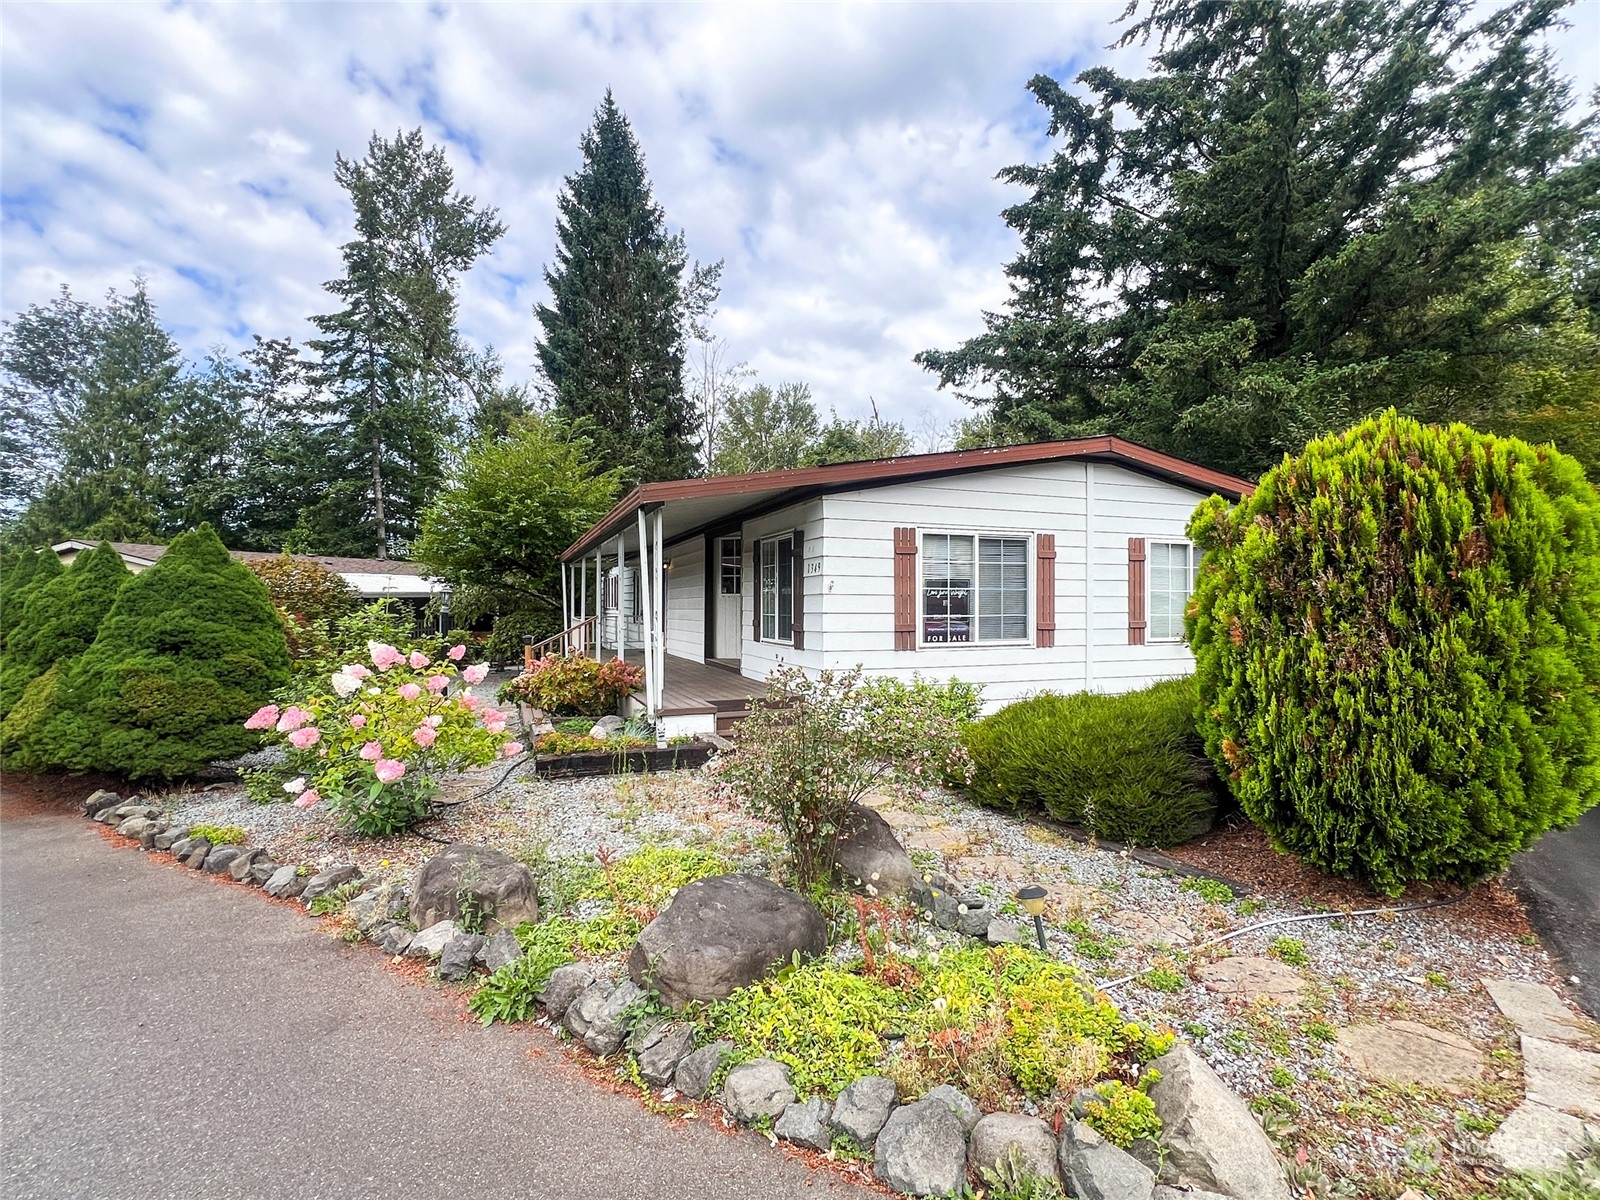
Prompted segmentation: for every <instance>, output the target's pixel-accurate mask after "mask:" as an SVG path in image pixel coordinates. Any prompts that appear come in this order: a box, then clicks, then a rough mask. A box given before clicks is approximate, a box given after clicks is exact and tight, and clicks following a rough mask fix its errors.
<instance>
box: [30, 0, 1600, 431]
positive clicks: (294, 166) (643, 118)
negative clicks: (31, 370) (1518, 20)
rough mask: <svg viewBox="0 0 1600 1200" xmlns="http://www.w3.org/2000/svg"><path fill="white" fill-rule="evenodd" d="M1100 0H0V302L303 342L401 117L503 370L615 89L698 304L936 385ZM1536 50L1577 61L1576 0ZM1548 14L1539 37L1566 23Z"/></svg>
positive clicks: (943, 408) (897, 410) (996, 290)
mask: <svg viewBox="0 0 1600 1200" xmlns="http://www.w3.org/2000/svg"><path fill="white" fill-rule="evenodd" d="M1121 9H1122V0H1105V2H1103V3H1080V4H1067V5H1008V4H970V5H855V6H838V7H822V6H811V5H806V6H790V7H778V6H765V5H733V6H724V7H702V6H683V7H679V6H666V5H663V6H659V7H623V6H597V7H592V8H589V7H579V6H557V5H509V4H501V5H467V6H460V7H448V6H438V5H435V6H430V7H423V6H416V5H406V6H399V5H395V6H389V5H376V4H360V5H358V4H343V5H309V4H295V5H283V4H280V5H261V4H252V5H226V6H214V7H213V6H197V5H188V4H179V5H167V6H163V7H160V8H157V7H155V6H144V5H92V6H82V7H74V6H64V5H21V4H13V5H7V6H6V7H5V9H4V10H3V11H0V23H3V34H4V37H3V44H0V101H3V110H0V172H3V176H4V227H3V231H4V246H3V265H4V271H3V278H0V306H3V308H4V311H5V312H8V313H9V312H14V311H16V310H17V309H19V308H20V307H22V306H23V305H25V304H27V303H30V302H33V301H38V300H44V299H47V298H48V297H49V295H50V294H51V293H53V292H54V290H55V288H56V287H57V286H58V285H59V284H60V283H70V284H71V285H72V286H73V288H74V290H75V291H77V292H78V293H79V294H81V295H85V296H95V295H97V294H99V293H100V292H102V291H103V290H104V289H105V288H107V287H110V286H117V285H122V284H125V283H126V281H127V279H128V278H129V277H130V276H131V275H132V274H134V273H135V272H143V273H145V274H147V275H149V276H150V279H151V284H152V289H153V292H154V294H155V298H156V300H157V302H158V304H159V305H160V307H161V310H162V313H163V316H164V317H165V319H166V320H167V321H168V323H169V324H170V325H172V326H173V327H174V328H175V329H176V330H177V331H178V332H179V334H180V336H181V337H182V340H183V341H184V343H185V344H186V345H187V346H188V347H189V348H190V350H191V351H193V352H195V353H199V352H201V351H203V350H204V349H205V348H207V347H209V346H210V345H213V344H216V343H219V342H220V343H226V344H230V345H234V346H238V345H240V344H242V343H243V342H245V341H246V340H247V338H248V335H249V334H250V333H261V334H264V335H269V336H281V335H285V334H288V335H292V336H296V337H304V336H306V335H307V333H308V332H309V326H308V325H307V324H306V317H307V316H308V315H309V314H311V313H314V312H318V311H322V310H324V309H326V308H327V307H329V306H330V301H329V299H328V298H327V297H326V295H325V294H324V293H323V292H322V291H321V285H322V283H323V282H324V281H325V280H327V279H329V278H331V277H333V276H334V275H336V274H337V273H338V271H339V254H338V247H339V244H340V242H341V241H342V240H343V239H344V238H345V237H347V236H348V232H349V224H348V223H349V217H348V205H347V203H346V201H345V198H344V196H343V194H342V193H341V192H340V190H339V188H338V187H337V185H336V184H335V183H334V181H333V159H334V154H335V152H342V153H344V154H345V155H347V156H359V155H360V154H361V153H363V151H364V149H365V146H366V143H367V139H368V137H369V136H370V135H371V134H372V132H373V131H374V130H377V131H379V132H381V133H383V134H385V135H388V134H392V133H393V132H394V131H395V130H398V129H402V128H411V127H414V126H416V125H418V124H421V125H423V126H424V128H425V130H426V131H427V133H428V135H429V136H430V137H432V138H434V139H436V140H440V141H443V142H445V144H446V145H447V147H448V149H449V153H450V158H451V161H452V163H453V165H454V166H455V169H456V172H457V177H458V181H459V184H460V186H461V187H462V189H463V190H465V191H467V192H469V193H471V194H473V195H475V196H477V197H478V198H479V199H480V200H481V201H482V202H484V203H486V204H493V205H496V206H498V207H499V209H500V210H501V215H502V219H503V220H504V221H505V223H506V225H507V227H508V233H507V236H506V237H505V239H504V240H503V241H502V243H501V244H500V245H499V246H498V247H497V248H496V251H495V253H494V255H493V256H492V258H490V259H488V260H486V261H484V262H483V263H481V264H480V265H479V266H478V267H477V268H476V269H475V270H474V271H473V272H472V273H471V274H470V275H469V276H468V277H467V279H466V281H465V285H464V290H463V295H462V305H461V312H462V320H463V325H464V327H465V329H466V332H467V333H468V335H469V336H470V337H471V338H472V339H473V340H475V341H477V342H480V343H484V342H492V343H494V344H495V345H496V346H497V347H498V348H499V349H500V351H501V353H502V355H503V356H504V358H505V360H506V362H507V364H508V367H509V369H510V371H511V373H512V374H513V375H514V376H517V375H531V374H532V373H533V366H532V364H533V362H534V360H535V350H534V347H535V341H536V333H537V324H536V322H535V321H534V318H533V316H532V308H533V305H534V304H535V303H536V302H538V301H539V300H540V299H542V298H544V297H545V295H546V290H545V287H544V283H543V278H542V270H543V268H544V265H545V264H546V263H547V262H549V261H550V258H551V255H552V247H553V242H554V224H555V198H556V194H557V192H558V191H559V189H560V186H561V182H562V178H563V176H564V175H566V174H568V173H570V172H571V171H573V170H574V169H575V168H576V167H577V165H578V157H579V156H578V149H577V143H578V139H579V137H580V135H581V133H582V132H583V130H584V128H585V127H586V126H587V124H588V122H589V119H590V115H591V113H592V112H593V109H594V107H595V105H596V103H597V102H598V101H599V98H600V95H601V93H602V92H603V91H604V89H605V88H606V87H607V86H611V87H612V88H614V89H615V91H616V94H617V98H618V101H619V103H620V104H621V105H622V107H623V108H624V110H625V111H626V112H627V113H628V115H629V117H630V119H631V120H632V122H633V124H634V127H635V130H636V132H637V133H638V135H639V138H640V141H641V143H642V144H643V147H644V150H645V155H646V159H647V162H648V165H649V168H650V171H651V176H652V179H653V182H654V184H655V188H656V194H657V199H658V200H659V201H660V202H661V203H662V205H663V206H664V207H665V209H666V212H667V216H668V220H669V222H670V223H671V224H672V225H674V226H675V227H682V228H683V229H684V230H685V231H686V233H687V235H688V240H689V247H690V252H691V253H692V254H693V255H695V256H696V257H698V258H700V259H702V260H711V259H716V258H724V259H726V260H727V267H726V270H725V273H724V277H723V278H724V289H723V300H722V304H721V313H720V316H719V318H718V323H717V324H718V329H719V331H720V332H721V333H723V334H724V335H725V336H726V337H727V338H728V340H729V342H730V343H731V345H730V349H731V351H732V353H733V355H734V356H735V357H737V358H744V359H748V360H749V361H750V363H751V365H752V366H753V367H755V368H756V369H757V370H758V371H759V372H760V373H761V375H762V376H763V377H764V378H766V379H768V380H770V381H773V382H777V381H780V380H785V379H800V380H804V381H806V382H807V383H809V384H810V385H811V387H812V392H813V394H814V395H815V396H816V398H817V400H818V401H819V403H820V404H821V405H822V406H823V407H824V408H826V407H828V406H830V405H831V406H836V407H837V408H838V409H839V410H840V411H841V412H842V413H848V414H859V413H861V412H864V411H865V409H866V407H867V404H868V397H869V396H870V397H872V398H873V399H875V400H876V402H877V404H878V405H879V407H880V409H881V410H883V411H885V412H886V413H889V414H891V415H894V416H898V417H901V418H903V419H905V420H907V421H908V422H909V423H912V424H917V423H918V422H920V421H921V419H922V415H923V414H924V413H925V412H928V411H930V410H931V411H932V412H934V413H936V414H937V415H938V416H939V418H940V419H943V420H947V419H950V418H952V417H954V416H957V415H960V413H961V406H960V405H959V403H957V402H956V401H954V400H953V399H952V398H951V397H949V396H948V395H944V394H940V393H938V392H936V391H935V389H934V386H933V381H932V377H931V376H929V375H928V374H927V373H926V372H924V371H922V370H921V369H920V368H918V367H917V366H916V365H915V364H913V363H912V362H911V356H912V355H913V354H914V353H915V352H916V351H918V350H920V349H924V348H926V347H929V346H951V345H954V344H956V343H957V342H958V341H959V340H960V339H962V338H964V337H966V336H970V335H971V334H972V333H974V332H976V331H977V330H978V328H979V321H980V316H979V314H980V312H981V310H982V309H983V308H985V307H989V308H992V307H995V306H997V305H999V304H1000V303H1001V302H1002V301H1003V299H1004V295H1005V283H1004V278H1003V275H1002V273H1001V268H1002V267H1003V265H1004V264H1005V262H1006V261H1008V260H1009V259H1010V258H1011V256H1012V255H1013V254H1014V252H1015V241H1014V238H1013V237H1012V235H1011V233H1010V231H1009V230H1007V229H1006V228H1005V226H1004V225H1003V224H1002V223H1001V221H1000V219H999V211H1000V209H1001V208H1002V207H1004V206H1005V205H1006V204H1008V203H1011V202H1013V201H1014V200H1015V199H1016V197H1017V193H1016V192H1015V191H1014V190H1013V189H1009V188H1006V187H1004V186H1002V185H1000V184H999V183H997V182H995V180H994V178H993V177H994V173H995V172H996V171H997V170H998V169H999V168H1000V167H1002V166H1005V165H1007V164H1009V163H1015V162H1021V161H1027V160H1034V159H1037V158H1038V157H1039V156H1040V155H1041V153H1042V152H1043V149H1044V139H1043V125H1042V114H1041V112H1040V110H1039V109H1038V107H1037V106H1036V105H1035V104H1033V102H1032V100H1031V97H1029V96H1028V94H1027V93H1026V90H1025V87H1024V85H1025V83H1026V81H1027V79H1028V78H1029V77H1030V76H1031V75H1033V74H1034V73H1036V72H1038V71H1048V72H1050V73H1053V74H1056V75H1058V76H1060V75H1062V74H1063V73H1075V72H1076V70H1077V69H1080V68H1081V67H1083V66H1085V65H1087V64H1089V63H1091V62H1099V61H1106V59H1107V58H1108V56H1109V57H1112V58H1114V59H1116V60H1118V61H1119V62H1120V63H1122V64H1126V65H1128V66H1130V67H1131V66H1134V65H1135V63H1136V59H1137V57H1138V55H1137V53H1136V52H1134V51H1118V52H1114V53H1109V55H1108V52H1107V51H1106V50H1105V46H1106V45H1107V44H1108V43H1109V42H1111V41H1112V40H1113V38H1114V37H1115V27H1114V25H1113V23H1112V22H1113V20H1114V18H1115V17H1116V15H1117V14H1118V13H1119V12H1120V11H1121ZM1571 15H1572V19H1573V20H1574V23H1575V25H1576V28H1575V29H1574V31H1573V34H1572V36H1571V38H1570V39H1566V40H1564V42H1563V46H1562V52H1563V53H1564V54H1566V55H1567V57H1568V58H1569V59H1570V60H1571V64H1570V69H1571V70H1573V71H1574V72H1580V71H1581V72H1586V73H1587V74H1586V77H1585V78H1584V79H1583V82H1584V84H1585V86H1592V85H1593V83H1594V75H1595V68H1594V64H1593V61H1592V59H1586V58H1585V56H1584V55H1582V54H1581V52H1580V51H1579V50H1578V49H1577V48H1578V47H1581V46H1582V45H1585V44H1587V45H1589V46H1591V47H1592V46H1593V45H1594V42H1595V38H1594V34H1595V32H1596V30H1597V29H1600V4H1596V3H1593V2H1590V3H1585V4H1581V5H1579V7H1578V9H1577V10H1575V11H1574V13H1573V14H1571ZM1568 41H1570V48H1569V47H1568V45H1567V42H1568Z"/></svg>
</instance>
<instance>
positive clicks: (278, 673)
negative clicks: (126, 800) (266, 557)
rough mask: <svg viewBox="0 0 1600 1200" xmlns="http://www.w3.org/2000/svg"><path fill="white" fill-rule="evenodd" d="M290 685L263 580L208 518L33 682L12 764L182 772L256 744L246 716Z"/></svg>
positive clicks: (15, 732) (12, 719)
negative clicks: (65, 658)
mask: <svg viewBox="0 0 1600 1200" xmlns="http://www.w3.org/2000/svg"><path fill="white" fill-rule="evenodd" d="M52 675H53V676H54V678H53V679H52ZM288 682H289V652H288V649H287V647H286V645H285V642H284V634H283V627H282V626H281V624H280V623H279V621H278V618H277V615H276V613H275V612H274V610H273V607H272V601H271V600H270V599H269V598H268V595H267V588H266V585H265V584H263V583H262V582H261V581H260V580H259V579H257V578H256V577H255V576H254V575H252V574H251V573H250V571H249V570H248V569H247V568H246V567H245V566H244V565H243V564H241V563H238V562H235V561H234V560H233V559H232V558H230V557H229V556H228V552H227V551H226V550H225V549H223V546H222V542H221V541H220V540H219V539H218V538H217V535H216V533H215V532H214V531H213V530H212V529H211V527H210V526H209V525H202V526H201V527H200V528H199V529H196V530H192V531H190V532H189V533H185V534H183V535H182V536H180V537H178V538H177V539H176V540H174V541H173V543H172V545H170V546H169V547H168V548H167V551H166V553H165V554H163V555H162V556H161V557H160V558H159V559H157V560H156V562H155V565H153V566H151V567H150V568H148V569H147V570H145V571H143V572H142V573H140V574H138V575H136V576H134V577H133V578H132V579H130V580H128V582H127V583H126V584H125V585H124V586H123V588H122V590H121V591H120V592H119V593H118V595H117V599H116V602H115V603H114V604H113V605H112V607H111V611H110V613H109V614H108V615H107V616H106V618H105V620H104V621H103V622H101V625H100V630H99V633H98V635H97V636H96V637H95V640H94V644H93V645H91V646H90V647H89V649H88V650H87V651H85V652H84V654H83V655H82V656H81V657H79V658H77V659H76V660H72V661H70V662H67V663H65V664H62V663H58V664H56V666H55V667H53V668H52V669H51V671H49V672H46V674H45V675H44V676H41V677H40V679H39V680H37V681H35V683H34V684H32V685H30V686H29V687H28V689H27V690H26V691H25V692H24V694H23V697H22V700H21V701H20V702H19V703H18V705H17V706H16V707H15V708H14V709H13V710H12V712H11V713H10V714H9V715H8V717H7V720H6V722H5V727H6V733H5V742H6V745H7V754H8V756H9V758H8V761H10V762H12V764H13V765H21V766H26V767H38V766H49V767H68V768H71V769H73V770H101V771H111V772H115V773H117V774H121V775H125V776H127V777H129V778H130V779H158V778H159V779H175V778H180V777H182V776H185V775H190V774H193V773H194V772H195V771H197V770H199V769H200V768H201V767H204V766H205V765H206V764H208V763H211V762H214V761H216V760H218V759H225V758H231V757H234V756H236V755H239V754H242V753H244V752H245V751H247V750H249V749H251V748H252V747H253V746H255V745H256V744H257V738H256V735H254V734H252V733H251V732H250V731H248V730H246V729H245V728H244V726H243V721H244V719H245V718H246V717H248V716H249V715H250V714H251V713H252V712H254V711H255V710H256V709H257V708H259V707H260V706H261V705H262V704H263V703H265V702H266V700H267V699H268V698H269V696H270V695H271V694H272V692H273V691H274V690H276V689H277V688H280V687H283V686H285V685H287V683H288ZM19 714H20V715H21V717H22V718H23V719H22V720H20V721H19Z"/></svg>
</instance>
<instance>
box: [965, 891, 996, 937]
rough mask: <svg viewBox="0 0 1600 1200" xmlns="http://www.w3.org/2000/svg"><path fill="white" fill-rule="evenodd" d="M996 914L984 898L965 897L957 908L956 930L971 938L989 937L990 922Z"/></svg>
mask: <svg viewBox="0 0 1600 1200" xmlns="http://www.w3.org/2000/svg"><path fill="white" fill-rule="evenodd" d="M993 918H994V912H993V910H992V909H990V907H989V902H988V901H987V900H986V899H984V898H983V897H982V896H963V897H961V903H960V904H958V905H957V906H956V928H957V929H958V930H960V931H961V932H962V933H964V934H966V935H967V936H968V937H970V938H986V937H988V936H989V922H990V921H991V920H992V919H993Z"/></svg>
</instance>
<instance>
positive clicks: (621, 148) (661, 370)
mask: <svg viewBox="0 0 1600 1200" xmlns="http://www.w3.org/2000/svg"><path fill="white" fill-rule="evenodd" d="M581 148H582V151H583V165H582V166H581V167H580V168H579V169H578V171H577V173H576V174H574V175H569V176H568V177H567V179H566V185H565V187H564V188H563V190H562V193H561V196H560V198H559V200H558V201H557V205H558V209H559V216H558V217H557V219H556V254H555V263H554V265H553V266H551V267H549V268H547V269H546V270H545V282H546V283H548V284H549V286H550V294H551V302H550V303H549V304H541V305H539V306H538V307H537V308H536V309H535V315H536V316H537V317H538V319H539V324H540V326H541V328H542V330H543V336H542V337H541V339H540V343H539V365H540V367H541V369H542V370H543V372H544V377H545V381H546V383H547V385H548V388H549V393H550V395H551V396H552V397H553V399H554V401H555V408H556V412H557V413H558V414H559V415H560V416H561V417H562V418H564V419H566V420H568V421H570V422H574V423H577V424H579V425H580V426H581V427H582V428H583V429H584V431H585V432H586V433H587V434H588V436H589V437H590V438H592V439H593V442H594V450H595V455H596V457H597V459H598V460H599V462H600V463H602V464H603V465H604V466H606V467H620V468H621V469H622V470H623V473H624V476H625V477H626V479H627V480H628V482H630V483H640V482H649V481H652V480H659V479H684V478H687V477H689V476H691V475H694V474H696V473H697V471H698V467H699V464H698V456H697V443H698V418H697V414H696V413H695V411H694V406H693V405H692V404H691V402H690V400H689V397H688V396H687V394H686V393H685V390H684V379H683V373H684V355H685V341H686V338H687V337H689V336H690V335H691V334H693V333H695V332H697V331H698V330H699V327H700V323H701V321H702V319H703V316H704V314H705V313H706V312H707V311H708V309H709V307H710V305H711V303H712V302H713V301H714V300H715V298H716V295H717V291H718V285H717V280H718V278H719V277H720V275H721V271H722V264H721V263H720V262H718V263H714V264H712V265H711V266H709V267H702V266H700V265H699V264H696V265H695V266H694V267H693V268H692V269H690V268H689V265H688V254H687V251H686V249H685V242H684V237H683V234H682V233H681V232H680V233H676V234H669V233H668V232H667V229H666V218H665V215H664V213H663V212H662V209H661V206H660V205H658V204H657V203H656V202H655V200H654V198H653V196H652V193H651V188H650V180H649V177H648V175H647V174H646V173H645V165H644V156H643V154H642V152H641V151H640V149H639V143H638V140H637V139H636V138H635V137H634V135H633V130H632V128H631V127H630V125H629V124H628V118H627V117H626V116H624V115H623V113H622V110H621V109H619V108H618V107H617V103H616V101H615V99H614V98H613V97H612V95H611V91H610V89H607V90H606V95H605V99H604V100H602V101H601V102H600V107H599V108H598V109H596V110H595V114H594V123H593V124H592V125H591V126H590V127H589V130H588V132H586V133H585V134H584V136H583V141H582V143H581Z"/></svg>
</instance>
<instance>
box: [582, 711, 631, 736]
mask: <svg viewBox="0 0 1600 1200" xmlns="http://www.w3.org/2000/svg"><path fill="white" fill-rule="evenodd" d="M626 724H627V722H626V721H624V720H623V719H622V718H621V717H619V716H617V715H616V714H615V713H612V714H609V715H607V716H604V717H601V718H600V719H599V720H598V721H596V722H595V723H594V724H593V725H591V726H589V736H590V737H592V738H601V739H604V738H608V737H614V736H615V735H617V734H619V733H621V732H622V727H623V726H624V725H626Z"/></svg>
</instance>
